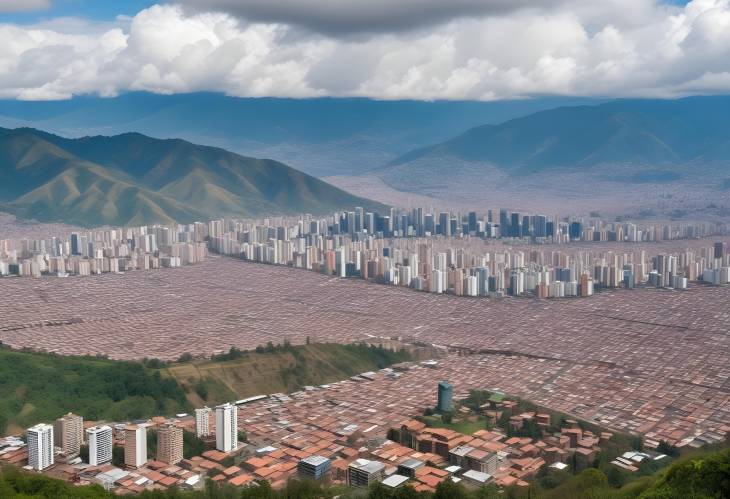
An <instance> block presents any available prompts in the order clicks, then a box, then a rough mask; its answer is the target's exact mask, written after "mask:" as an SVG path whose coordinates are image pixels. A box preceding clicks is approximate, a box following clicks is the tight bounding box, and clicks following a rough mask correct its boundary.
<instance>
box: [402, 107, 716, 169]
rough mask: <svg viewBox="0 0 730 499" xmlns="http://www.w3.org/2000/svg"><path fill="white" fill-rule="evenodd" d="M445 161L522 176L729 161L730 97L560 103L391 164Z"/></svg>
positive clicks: (431, 146)
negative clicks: (558, 170) (608, 167)
mask: <svg viewBox="0 0 730 499" xmlns="http://www.w3.org/2000/svg"><path fill="white" fill-rule="evenodd" d="M444 159H454V160H462V161H470V162H485V163H489V164H490V165H493V166H495V167H497V168H500V169H502V170H507V171H515V172H519V173H520V174H525V173H530V172H536V171H541V170H544V169H550V168H568V169H584V168H591V167H594V166H596V165H601V164H616V163H620V164H632V165H635V167H636V170H637V174H640V173H642V171H641V170H642V169H646V168H654V167H671V166H678V165H687V164H708V163H716V162H730V96H715V97H690V98H685V99H678V100H617V101H612V102H607V103H603V104H599V105H589V106H585V105H584V106H569V107H559V108H556V109H550V110H546V111H541V112H537V113H533V114H530V115H528V116H524V117H520V118H516V119H512V120H508V121H506V122H504V123H501V124H498V125H482V126H479V127H475V128H471V129H469V130H467V131H466V132H464V133H462V134H460V135H458V136H456V137H454V138H452V139H450V140H447V141H445V142H441V143H438V144H434V145H430V146H426V147H422V148H418V149H415V150H413V151H410V152H408V153H406V154H404V155H402V156H400V157H398V158H396V159H395V160H393V161H391V162H390V163H389V166H395V165H403V164H406V163H412V162H420V163H423V162H424V161H426V160H432V161H439V162H443V160H444ZM637 178H638V179H641V176H640V175H639V176H638V177H637Z"/></svg>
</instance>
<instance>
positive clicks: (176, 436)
mask: <svg viewBox="0 0 730 499" xmlns="http://www.w3.org/2000/svg"><path fill="white" fill-rule="evenodd" d="M182 459H183V429H182V428H179V427H177V426H175V425H172V424H168V425H165V426H163V427H162V428H160V429H159V430H158V431H157V460H158V461H161V462H163V463H167V464H177V463H179V462H180V461H182Z"/></svg>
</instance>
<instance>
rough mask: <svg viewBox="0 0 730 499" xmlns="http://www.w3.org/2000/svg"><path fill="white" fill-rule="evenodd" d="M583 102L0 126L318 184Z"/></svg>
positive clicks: (206, 107)
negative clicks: (138, 139)
mask: <svg viewBox="0 0 730 499" xmlns="http://www.w3.org/2000/svg"><path fill="white" fill-rule="evenodd" d="M586 102H591V103H594V102H596V101H595V100H592V99H580V98H540V99H526V100H520V101H501V102H449V101H440V102H420V101H374V100H369V99H336V98H322V99H276V98H256V99H253V98H236V97H227V96H224V95H221V94H214V93H194V94H181V95H156V94H148V93H129V94H123V95H120V96H118V97H114V98H99V97H89V96H87V97H77V98H74V99H72V100H68V101H49V102H27V101H0V126H5V127H12V128H16V127H21V126H22V127H33V128H38V129H43V130H48V131H51V132H53V133H58V134H60V135H63V136H66V137H81V136H86V135H97V134H101V135H115V134H120V133H125V132H140V133H144V134H146V135H150V136H153V137H157V138H183V139H186V140H190V141H192V142H194V143H199V144H206V145H214V146H218V147H223V148H225V149H228V150H231V151H234V152H237V153H239V154H244V155H246V156H254V157H267V158H273V159H276V160H279V161H283V162H285V163H287V164H289V165H291V166H293V167H294V168H297V169H299V170H302V171H305V172H307V173H310V174H312V175H316V176H327V175H345V174H353V173H362V172H363V171H366V170H370V169H372V168H374V167H376V166H378V165H382V164H384V163H386V162H388V161H390V160H392V159H393V158H395V157H397V156H399V155H401V154H403V153H405V152H407V151H409V150H411V149H413V148H416V147H420V146H424V145H427V144H432V143H435V142H440V141H443V140H446V139H448V138H450V137H453V136H454V135H456V134H458V133H460V132H462V131H464V130H467V129H469V128H471V127H474V126H477V125H482V124H485V123H492V124H494V123H500V122H503V121H505V120H508V119H511V118H515V117H518V116H524V115H526V114H530V113H533V112H535V111H540V110H544V109H550V108H554V107H556V106H560V105H566V104H577V103H581V104H582V103H586Z"/></svg>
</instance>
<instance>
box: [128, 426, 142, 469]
mask: <svg viewBox="0 0 730 499" xmlns="http://www.w3.org/2000/svg"><path fill="white" fill-rule="evenodd" d="M146 462H147V428H146V427H145V426H138V425H129V426H127V427H126V428H124V464H125V465H127V466H129V467H131V468H139V467H140V466H143V465H144V464H145V463H146Z"/></svg>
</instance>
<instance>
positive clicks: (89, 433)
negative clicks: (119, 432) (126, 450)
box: [86, 425, 113, 466]
mask: <svg viewBox="0 0 730 499" xmlns="http://www.w3.org/2000/svg"><path fill="white" fill-rule="evenodd" d="M86 441H87V442H88V444H89V464H90V465H92V466H100V465H102V464H106V463H110V462H111V460H112V445H113V439H112V429H111V427H109V426H107V425H103V426H93V427H91V428H87V429H86Z"/></svg>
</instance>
